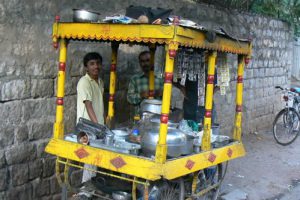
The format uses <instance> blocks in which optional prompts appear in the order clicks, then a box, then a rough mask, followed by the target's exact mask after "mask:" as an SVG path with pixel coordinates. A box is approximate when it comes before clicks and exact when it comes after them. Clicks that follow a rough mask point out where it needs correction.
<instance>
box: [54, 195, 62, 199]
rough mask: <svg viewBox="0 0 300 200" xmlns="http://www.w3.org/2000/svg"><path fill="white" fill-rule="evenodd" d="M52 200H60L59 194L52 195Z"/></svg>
mask: <svg viewBox="0 0 300 200" xmlns="http://www.w3.org/2000/svg"><path fill="white" fill-rule="evenodd" d="M53 200H61V194H56V195H53Z"/></svg>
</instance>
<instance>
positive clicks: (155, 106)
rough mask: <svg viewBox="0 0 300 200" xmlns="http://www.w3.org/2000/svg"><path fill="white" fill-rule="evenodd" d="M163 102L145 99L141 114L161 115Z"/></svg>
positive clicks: (142, 103)
mask: <svg viewBox="0 0 300 200" xmlns="http://www.w3.org/2000/svg"><path fill="white" fill-rule="evenodd" d="M161 104H162V103H161V101H160V100H156V99H145V100H143V101H142V102H141V105H140V107H141V109H140V111H141V113H143V112H150V113H155V114H160V113H161Z"/></svg>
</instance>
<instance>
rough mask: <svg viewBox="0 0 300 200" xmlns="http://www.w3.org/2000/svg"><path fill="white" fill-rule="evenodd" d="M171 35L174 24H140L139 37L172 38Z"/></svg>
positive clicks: (172, 34)
mask: <svg viewBox="0 0 300 200" xmlns="http://www.w3.org/2000/svg"><path fill="white" fill-rule="evenodd" d="M173 36H174V26H167V25H163V26H161V25H153V26H151V25H150V26H149V25H140V37H146V38H172V37H173Z"/></svg>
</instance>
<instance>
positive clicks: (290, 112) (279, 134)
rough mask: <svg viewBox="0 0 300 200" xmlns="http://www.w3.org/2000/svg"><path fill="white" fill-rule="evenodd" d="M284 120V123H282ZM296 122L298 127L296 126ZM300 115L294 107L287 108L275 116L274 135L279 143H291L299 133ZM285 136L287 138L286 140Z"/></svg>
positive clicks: (284, 144)
mask: <svg viewBox="0 0 300 200" xmlns="http://www.w3.org/2000/svg"><path fill="white" fill-rule="evenodd" d="M281 120H282V121H281ZM281 122H282V123H281ZM295 124H296V127H295V126H294V125H295ZM299 128H300V115H299V114H298V112H297V111H296V109H294V108H285V109H283V110H281V111H280V112H279V113H278V114H277V115H276V117H275V120H274V122H273V136H274V139H275V140H276V142H277V143H278V144H281V145H283V146H286V145H289V144H291V143H292V142H294V141H295V140H296V138H297V137H298V135H299ZM283 138H287V139H286V140H284V139H283Z"/></svg>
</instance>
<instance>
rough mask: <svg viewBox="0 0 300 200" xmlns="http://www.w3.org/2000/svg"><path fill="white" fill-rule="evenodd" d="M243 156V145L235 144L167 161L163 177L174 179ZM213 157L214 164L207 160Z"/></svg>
mask: <svg viewBox="0 0 300 200" xmlns="http://www.w3.org/2000/svg"><path fill="white" fill-rule="evenodd" d="M229 155H230V156H229ZM244 155H245V149H244V146H243V144H242V143H238V142H236V143H235V144H232V145H229V146H226V147H222V148H218V149H213V150H211V151H207V152H203V153H199V154H196V155H191V156H186V157H184V158H179V159H176V160H172V161H168V162H166V164H164V165H163V177H164V178H166V179H174V178H177V177H180V176H183V175H186V174H190V173H192V172H195V171H198V170H201V169H204V168H207V167H210V166H214V165H217V164H219V163H222V162H225V161H227V160H231V159H235V158H238V157H242V156H244ZM214 156H215V160H214V162H211V161H209V158H211V159H212V158H213V157H214ZM189 167H190V168H189Z"/></svg>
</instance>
